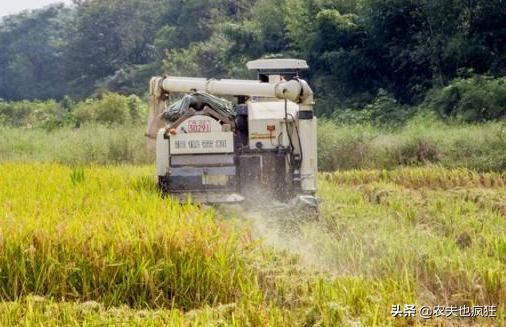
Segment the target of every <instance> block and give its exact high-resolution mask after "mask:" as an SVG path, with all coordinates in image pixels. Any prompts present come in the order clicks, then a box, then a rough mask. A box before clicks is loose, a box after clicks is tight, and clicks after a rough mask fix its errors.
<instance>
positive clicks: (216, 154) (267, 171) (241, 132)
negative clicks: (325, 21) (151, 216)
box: [147, 59, 317, 206]
mask: <svg viewBox="0 0 506 327" xmlns="http://www.w3.org/2000/svg"><path fill="white" fill-rule="evenodd" d="M247 67H248V69H250V70H255V71H256V72H257V77H258V79H257V80H234V79H205V78H191V77H173V76H164V77H153V78H152V79H151V81H150V104H149V106H150V108H149V121H148V128H147V136H148V137H149V139H150V142H149V143H150V147H151V148H152V149H153V150H154V151H156V173H157V176H158V183H159V186H160V188H161V190H162V191H163V192H164V193H169V194H171V195H173V196H175V197H178V198H180V199H186V198H187V197H188V196H191V198H192V199H193V200H195V201H198V202H204V203H217V202H218V203H219V202H239V201H248V202H257V203H259V204H261V205H262V204H263V203H266V201H271V200H274V201H278V202H281V203H289V202H292V203H297V204H303V205H309V206H316V198H315V192H316V174H317V147H316V118H315V116H314V113H313V92H312V90H311V88H310V87H309V85H308V83H307V82H306V81H304V80H303V79H300V78H299V71H301V70H304V69H307V68H308V66H307V64H306V62H305V61H304V60H298V59H262V60H255V61H250V62H248V64H247ZM174 92H181V93H185V94H186V95H185V96H184V97H183V98H182V99H181V100H180V101H177V102H176V103H174V104H172V105H170V106H167V100H168V98H169V94H170V93H174ZM217 96H233V97H235V103H234V104H232V103H231V102H229V101H228V100H225V99H222V98H219V97H217Z"/></svg>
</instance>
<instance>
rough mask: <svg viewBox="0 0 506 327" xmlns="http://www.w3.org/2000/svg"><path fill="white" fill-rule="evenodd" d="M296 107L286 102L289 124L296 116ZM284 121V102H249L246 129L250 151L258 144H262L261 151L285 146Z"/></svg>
mask: <svg viewBox="0 0 506 327" xmlns="http://www.w3.org/2000/svg"><path fill="white" fill-rule="evenodd" d="M298 107H299V106H298V105H296V104H295V103H293V102H290V101H288V102H287V109H288V110H287V112H288V114H289V116H288V121H289V124H290V122H292V121H293V118H294V117H296V116H297V110H298ZM284 121H285V102H284V101H260V102H253V101H249V102H248V129H249V146H250V149H255V148H256V147H257V144H258V143H261V144H262V148H263V149H274V148H276V147H277V146H279V145H283V146H287V145H288V141H287V140H288V138H287V131H286V125H285V123H284ZM272 129H274V130H272ZM290 130H292V128H290Z"/></svg>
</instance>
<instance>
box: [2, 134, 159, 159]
mask: <svg viewBox="0 0 506 327" xmlns="http://www.w3.org/2000/svg"><path fill="white" fill-rule="evenodd" d="M144 133H145V127H144V126H138V125H124V126H118V125H115V126H112V127H107V126H103V125H96V126H85V127H82V128H78V129H73V128H61V129H55V130H53V131H46V130H43V129H21V128H9V127H2V128H0V162H34V161H35V162H56V163H62V164H122V163H130V164H147V163H152V162H153V161H154V154H152V153H150V152H149V151H148V150H147V148H146V138H145V137H144Z"/></svg>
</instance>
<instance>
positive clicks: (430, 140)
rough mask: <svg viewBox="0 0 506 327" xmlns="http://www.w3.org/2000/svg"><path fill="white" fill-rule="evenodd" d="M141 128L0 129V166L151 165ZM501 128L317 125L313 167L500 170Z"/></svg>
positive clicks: (503, 157) (505, 160)
mask: <svg viewBox="0 0 506 327" xmlns="http://www.w3.org/2000/svg"><path fill="white" fill-rule="evenodd" d="M144 133H145V127H144V126H140V125H125V126H121V125H120V126H118V125H115V126H112V127H106V126H101V125H98V126H84V127H82V128H79V129H71V128H63V129H55V130H53V131H51V132H47V131H45V130H42V129H15V128H8V127H3V128H0V162H13V161H15V162H34V161H35V162H41V161H43V162H56V163H62V164H90V163H91V164H118V163H130V164H151V163H152V162H153V161H154V155H153V154H152V153H150V152H148V151H147V148H146V146H145V144H146V139H145V137H144ZM504 149H506V125H504V122H503V123H500V122H492V123H486V124H475V125H471V124H444V123H442V122H440V121H438V120H435V119H432V118H430V117H429V118H424V117H416V118H415V119H413V120H411V121H410V122H408V124H407V125H406V126H405V127H402V128H398V129H387V128H379V127H373V126H367V125H337V124H335V123H334V122H332V121H328V120H321V121H320V122H319V125H318V161H319V165H320V169H321V170H323V171H335V170H337V169H341V170H343V169H395V168H398V167H402V166H430V165H440V166H442V167H447V168H456V167H466V168H469V169H474V170H479V171H503V170H505V169H506V151H504Z"/></svg>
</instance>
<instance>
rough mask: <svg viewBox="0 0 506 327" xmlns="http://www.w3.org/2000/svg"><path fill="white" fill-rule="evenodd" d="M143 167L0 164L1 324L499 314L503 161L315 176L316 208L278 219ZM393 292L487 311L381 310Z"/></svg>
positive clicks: (377, 320)
mask: <svg viewBox="0 0 506 327" xmlns="http://www.w3.org/2000/svg"><path fill="white" fill-rule="evenodd" d="M152 170H153V168H152V167H134V166H111V167H104V166H73V167H70V166H62V165H56V164H12V163H5V164H1V165H0V298H1V300H2V302H1V303H0V325H2V326H11V325H24V326H33V325H37V326H41V325H42V326H48V325H49V326H50V325H66V326H67V325H70V326H80V325H85V326H96V325H97V324H99V325H110V326H113V325H118V324H124V325H134V326H145V325H148V326H159V325H177V326H185V325H201V326H207V325H238V326H244V325H246V326H248V325H250V326H269V325H270V326H283V325H287V326H292V325H300V326H313V325H318V326H389V325H392V326H404V325H413V324H422V323H423V324H425V325H433V326H461V325H468V326H481V325H485V326H486V325H489V326H502V325H504V323H505V322H506V175H505V174H504V173H502V174H501V173H486V174H478V173H475V172H472V171H468V170H462V169H455V170H447V169H443V168H403V169H398V170H392V171H348V172H336V173H328V174H323V175H322V176H321V178H320V190H319V192H320V193H319V196H320V198H321V216H320V220H319V221H305V220H304V221H303V220H301V221H300V222H292V223H291V224H290V226H291V228H287V226H286V217H284V218H285V219H282V221H283V223H277V221H278V220H277V219H279V217H276V216H275V215H272V214H269V213H268V212H267V213H266V212H263V213H262V212H257V213H252V212H241V211H240V210H237V211H235V212H234V213H232V211H230V212H226V213H225V212H221V211H217V210H216V209H213V208H202V207H198V206H195V205H192V204H184V205H180V204H178V203H175V202H172V201H171V200H170V199H167V198H165V199H164V198H161V197H160V196H159V194H158V192H157V190H156V188H155V187H154V181H153V178H152V177H151V174H152ZM279 214H280V213H278V215H279ZM294 226H295V228H293V227H294ZM395 304H401V305H404V304H415V305H417V306H421V305H427V306H435V305H444V306H450V305H455V306H461V305H469V306H472V305H495V306H497V314H496V315H497V317H495V318H473V319H472V318H466V319H459V318H455V317H449V318H446V317H438V318H432V319H429V320H427V321H425V320H421V319H420V318H401V317H397V318H393V317H392V316H391V308H392V305H395Z"/></svg>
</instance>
